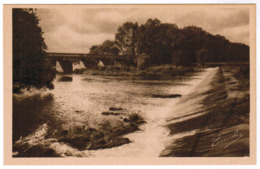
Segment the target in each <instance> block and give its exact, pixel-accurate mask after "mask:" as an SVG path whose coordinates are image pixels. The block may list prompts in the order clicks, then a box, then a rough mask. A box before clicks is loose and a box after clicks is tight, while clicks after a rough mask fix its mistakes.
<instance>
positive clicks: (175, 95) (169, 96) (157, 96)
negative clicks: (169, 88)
mask: <svg viewBox="0 0 260 169" xmlns="http://www.w3.org/2000/svg"><path fill="white" fill-rule="evenodd" d="M152 97H156V98H176V97H181V95H180V94H165V95H160V94H155V95H152Z"/></svg>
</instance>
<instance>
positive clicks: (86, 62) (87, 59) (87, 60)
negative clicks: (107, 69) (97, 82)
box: [81, 58, 98, 68]
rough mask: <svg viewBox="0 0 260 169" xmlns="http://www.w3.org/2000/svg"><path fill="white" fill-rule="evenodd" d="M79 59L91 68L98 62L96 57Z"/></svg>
mask: <svg viewBox="0 0 260 169" xmlns="http://www.w3.org/2000/svg"><path fill="white" fill-rule="evenodd" d="M81 60H82V62H83V64H84V66H85V67H86V68H92V67H94V66H96V65H97V64H98V61H97V60H96V59H91V58H86V59H81Z"/></svg>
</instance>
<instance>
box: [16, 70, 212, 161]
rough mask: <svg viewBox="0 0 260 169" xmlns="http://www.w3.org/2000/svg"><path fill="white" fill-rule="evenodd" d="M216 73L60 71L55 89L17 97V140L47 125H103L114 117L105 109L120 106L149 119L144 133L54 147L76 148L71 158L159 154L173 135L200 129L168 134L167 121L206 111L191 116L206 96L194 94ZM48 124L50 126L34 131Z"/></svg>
mask: <svg viewBox="0 0 260 169" xmlns="http://www.w3.org/2000/svg"><path fill="white" fill-rule="evenodd" d="M216 71H217V68H207V69H204V70H202V71H200V72H196V73H194V74H193V75H192V76H188V77H185V78H181V77H180V78H175V79H174V80H173V79H170V80H169V79H168V80H165V79H142V78H127V77H104V76H103V77H102V76H92V75H71V77H72V79H73V80H72V81H70V82H63V81H59V79H60V78H61V75H57V77H56V79H55V81H54V86H55V89H54V90H51V91H41V92H39V91H30V92H29V91H25V92H24V94H22V95H14V97H13V98H14V101H13V142H15V141H17V140H19V139H20V140H21V139H22V138H24V137H27V138H32V137H35V133H36V134H37V135H38V136H39V135H41V134H43V135H44V133H45V132H46V131H45V129H46V125H48V126H51V127H52V128H54V129H55V128H56V129H57V130H59V129H60V128H64V126H66V125H70V126H71V125H87V126H91V127H94V128H98V125H99V124H101V123H102V122H104V119H105V120H109V118H113V117H104V115H102V114H101V113H102V112H105V111H108V109H109V107H120V108H123V111H124V113H125V114H128V113H133V112H135V113H138V114H140V115H141V116H142V117H143V118H144V120H145V121H146V123H145V124H143V125H142V126H140V130H139V131H136V132H133V133H131V134H127V135H125V136H124V137H126V138H129V139H130V141H131V143H129V144H124V145H122V146H119V147H114V148H108V149H98V150H83V151H80V150H77V149H75V148H72V147H70V146H69V145H67V144H64V143H59V142H54V143H52V144H50V147H51V148H52V149H54V150H55V151H56V152H57V153H58V154H61V155H62V156H66V155H64V154H65V153H64V152H65V151H68V150H71V151H72V153H70V155H72V156H77V154H79V153H80V154H81V155H82V154H83V156H92V157H117V156H120V157H137V156H141V157H158V156H159V155H160V153H161V152H162V151H163V150H164V149H165V147H166V146H167V145H168V144H172V142H173V141H174V139H177V138H180V137H184V136H187V135H192V134H194V133H195V131H190V132H188V133H180V134H178V135H169V130H168V129H167V127H166V125H167V124H169V123H174V122H178V121H181V120H184V119H187V118H193V117H195V116H199V115H201V114H202V113H201V114H195V115H191V114H192V113H193V112H194V111H195V110H196V111H198V110H199V109H200V106H201V105H200V101H201V100H202V99H203V98H204V96H203V95H196V97H194V93H195V94H196V93H197V94H198V93H204V92H206V91H207V90H208V88H209V83H210V82H211V80H212V78H214V75H215V73H216ZM158 94H159V95H168V94H180V95H182V97H177V98H158V97H153V96H154V95H158ZM189 114H190V116H186V115H189ZM178 117H183V118H178ZM172 119H175V120H172ZM43 125H45V126H44V127H45V128H44V127H43V128H42V129H41V130H40V132H35V131H37V130H39V126H43ZM32 133H34V136H32ZM28 135H29V136H28ZM38 136H37V137H38ZM38 138H39V137H38ZM42 140H44V139H42Z"/></svg>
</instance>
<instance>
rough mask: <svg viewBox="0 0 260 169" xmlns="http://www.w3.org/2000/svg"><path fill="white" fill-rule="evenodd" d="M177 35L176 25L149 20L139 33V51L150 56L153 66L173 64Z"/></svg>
mask: <svg viewBox="0 0 260 169" xmlns="http://www.w3.org/2000/svg"><path fill="white" fill-rule="evenodd" d="M177 35H178V27H177V26H176V25H175V24H168V23H165V24H163V23H161V22H160V21H159V20H158V19H148V20H147V22H146V23H145V24H143V25H141V26H140V28H139V31H138V50H139V52H140V53H144V54H147V55H149V56H150V57H151V63H153V64H166V63H168V64H169V63H171V62H172V53H173V47H174V45H175V43H176V39H177Z"/></svg>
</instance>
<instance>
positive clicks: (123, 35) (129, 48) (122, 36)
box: [115, 22, 139, 64]
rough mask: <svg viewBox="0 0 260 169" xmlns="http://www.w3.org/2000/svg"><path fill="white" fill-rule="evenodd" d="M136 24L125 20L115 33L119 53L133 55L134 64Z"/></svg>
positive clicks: (135, 57)
mask: <svg viewBox="0 0 260 169" xmlns="http://www.w3.org/2000/svg"><path fill="white" fill-rule="evenodd" d="M138 28H139V27H138V24H137V23H132V22H126V23H124V24H123V25H122V26H120V27H119V28H118V30H117V33H116V35H115V40H116V44H117V46H118V47H119V50H120V53H121V54H123V55H129V56H131V57H133V59H134V62H135V64H136V63H137V53H138V51H137V32H138Z"/></svg>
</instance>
